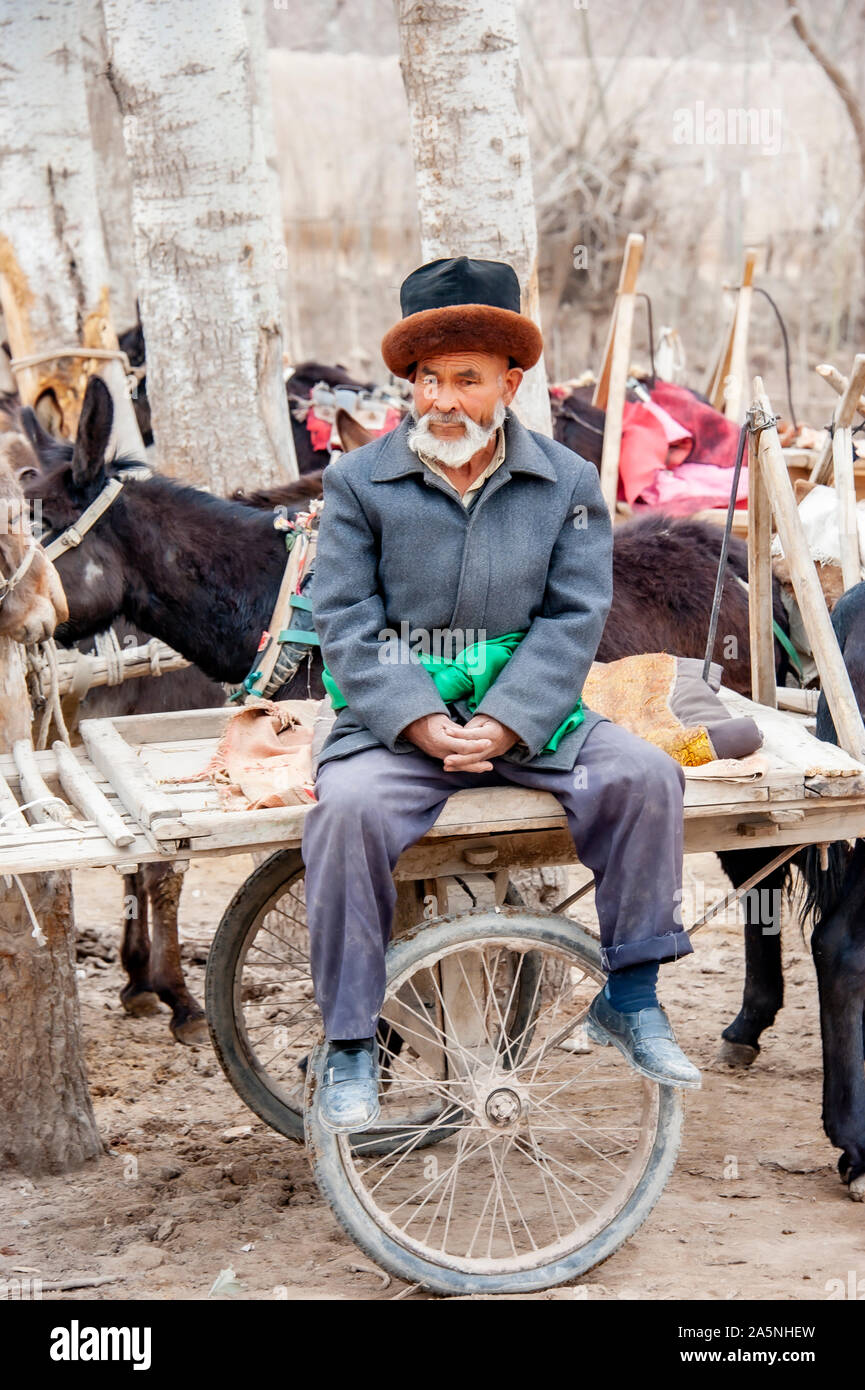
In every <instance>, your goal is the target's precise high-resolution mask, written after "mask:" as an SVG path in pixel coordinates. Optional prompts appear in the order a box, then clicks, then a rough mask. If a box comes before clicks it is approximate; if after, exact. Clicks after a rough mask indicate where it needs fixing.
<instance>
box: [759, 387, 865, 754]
mask: <svg viewBox="0 0 865 1390" xmlns="http://www.w3.org/2000/svg"><path fill="white" fill-rule="evenodd" d="M754 396H755V399H756V403H757V405H758V407H759V408H760V409H761V410H762V411H763V412H764V413H765V415H766V417H768V418H771V415H772V409H771V406H770V404H769V399H768V397H767V396H766V394H765V392H764V390H763V382H762V380H761V379H760V377H755V378H754ZM757 450H758V453H759V467H760V472H761V475H762V477H763V480H764V482H765V485H766V490H767V491H768V493H769V498H770V501H771V503H772V511H773V513H774V516H775V522H776V525H777V527H778V533H779V535H780V537H781V544H782V546H783V548H784V555H785V556H786V559H787V562H788V564H789V566H790V575H791V579H792V581H793V590H794V593H795V595H796V602H797V603H798V605H799V611H800V613H801V615H802V621H803V623H804V625H805V630H806V632H807V634H808V640H809V643H810V646H811V651H812V652H813V654H814V660H815V662H816V664H817V669H818V671H819V672H820V683H821V685H822V687H823V691H824V693H825V695H826V699H827V700H828V702H829V708H830V710H831V711H832V717H833V719H834V721H835V728H836V729H837V731H838V739H839V742H840V744H841V746H842V747H843V748H846V750H847V752H848V753H851V754H853V756H854V757H856V758H857V759H859V760H860V761H861V760H863V759H865V728H863V725H862V716H861V715H860V713H859V707H858V705H857V703H856V697H855V696H854V694H853V687H852V686H851V684H850V677H849V675H848V674H847V668H846V667H845V665H844V661H843V659H842V656H841V652H840V651H839V648H838V642H837V640H836V638H835V633H834V631H833V628H832V623H831V620H830V618H829V614H828V612H827V610H826V601H825V599H824V597H823V591H822V589H821V587H820V581H819V579H818V578H817V573H816V570H815V568H814V562H813V560H812V559H811V555H810V553H809V550H808V542H807V540H806V539H805V532H804V529H803V526H802V519H801V517H800V516H799V511H798V508H797V506H796V499H795V498H794V496H793V486H792V484H791V482H790V475H789V473H788V472H787V465H786V463H785V462H784V456H783V454H782V452H781V444H780V441H779V439H778V431H777V429H776V428H775V426H774V425H769V426H767V427H766V428H765V429H763V430H762V432H761V434H760V437H759V440H758V443H757Z"/></svg>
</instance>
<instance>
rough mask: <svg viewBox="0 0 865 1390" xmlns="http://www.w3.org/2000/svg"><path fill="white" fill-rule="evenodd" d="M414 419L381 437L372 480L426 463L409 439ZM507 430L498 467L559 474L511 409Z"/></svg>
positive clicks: (421, 468)
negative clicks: (501, 461) (502, 460)
mask: <svg viewBox="0 0 865 1390" xmlns="http://www.w3.org/2000/svg"><path fill="white" fill-rule="evenodd" d="M413 423H414V422H413V420H412V418H411V416H407V417H406V419H405V420H403V421H402V423H401V424H400V425H398V426H397V428H396V429H395V430H391V432H390V433H389V434H386V435H384V436H383V437H382V441H381V442H382V448H381V452H380V454H379V456H378V458H377V459H376V461H375V463H374V464H373V465H372V467H371V469H370V474H369V476H370V479H371V481H372V482H374V483H383V482H389V481H390V480H391V479H392V478H402V477H404V476H405V475H406V474H409V473H422V472H423V471H424V465H423V463H422V462H421V460H420V459H419V458H418V456H417V454H415V453H413V452H412V450H411V449H410V448H409V447H408V444H407V443H406V436H407V435H408V432H409V430H410V429H411V427H412V424H413ZM504 430H505V459H504V463H503V464H502V465H501V468H500V469H499V470H497V471H499V472H501V473H503V474H507V476H510V474H511V473H534V474H535V475H536V476H537V477H539V478H548V479H549V480H550V482H555V481H556V479H557V477H558V474H557V473H556V470H555V467H554V466H553V464H552V463H551V462H550V460H549V459H548V458H547V456H546V454H545V453H544V451H543V450H542V449H541V447H540V445H539V444H536V443H535V440H534V439H533V438H532V436H531V434H530V432H529V431H528V430H527V429H526V427H525V425H522V424H521V423H520V421H519V420H518V419H517V417H516V415H514V414H513V412H512V411H511V410H508V411H506V413H505V425H504Z"/></svg>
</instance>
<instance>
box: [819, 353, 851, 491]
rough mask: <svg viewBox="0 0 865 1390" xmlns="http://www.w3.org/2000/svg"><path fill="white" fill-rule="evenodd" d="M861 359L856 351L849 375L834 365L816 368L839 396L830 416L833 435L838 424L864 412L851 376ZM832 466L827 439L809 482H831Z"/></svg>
mask: <svg viewBox="0 0 865 1390" xmlns="http://www.w3.org/2000/svg"><path fill="white" fill-rule="evenodd" d="M861 361H862V354H861V353H858V354H857V355H856V357H854V359H853V374H852V375H851V376H850V377H845V376H842V375H841V373H840V372H839V371H836V370H835V368H834V367H827V366H820V367H818V368H817V371H818V373H819V374H820V376H822V377H823V379H824V380H825V381H827V382H828V383H829V385H830V386H831V387H832V389H833V391H837V392H838V395H839V396H840V397H841V399H840V401H839V402H838V404H837V405H836V406H835V413H834V415H833V417H832V423H833V435H834V433H836V432H837V430H838V428H839V426H840V427H841V428H842V429H846V428H847V427H848V426H850V425H852V424H853V416H854V415H856V414H857V412H858V414H860V415H863V414H865V401H863V400H862V392H861V388H860V390H859V391H856V390H855V389H854V385H853V384H851V383H852V379H853V376H855V375H856V374H857V366H858V364H859V363H860V362H861ZM833 467H834V449H833V442H832V439H831V438H830V439H827V440H826V443H825V444H824V445H823V447H822V449H821V450H820V454H819V456H818V458H817V462H816V463H815V464H814V467H813V468H812V469H811V476H810V478H809V482H812V483H826V484H829V483H831V482H832V475H833Z"/></svg>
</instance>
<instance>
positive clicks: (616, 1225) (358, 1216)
mask: <svg viewBox="0 0 865 1390" xmlns="http://www.w3.org/2000/svg"><path fill="white" fill-rule="evenodd" d="M503 918H504V919H506V920H507V921H508V925H509V933H510V929H511V928H513V931H512V933H510V934H513V935H515V936H522V937H526V938H528V939H529V940H535V941H537V942H538V944H539V945H541V944H547V945H553V946H558V947H560V948H565V949H567V950H569V951H570V952H571V953H572V954H573V955H574V956H575V958H576V959H575V964H577V963H579V964H580V965H582V966H583V967H584V968H585V969H586V971H587V973H589V974H590V975H593V976H594V977H595V978H596V979H597V980H598V983H599V985H600V984H601V983H602V981H603V980H604V978H605V976H604V972H603V970H602V968H601V959H600V945H599V943H598V942H597V941H596V940H595V939H594V938H593V937H592V936H590V935H589V934H588V932H586V931H584V930H583V929H582V928H581V927H580V926H579V924H578V923H576V922H574V921H572V920H571V919H570V918H567V917H557V916H554V915H552V914H549V915H542V914H534V913H530V912H526V911H523V910H521V909H519V908H508V907H504V908H501V909H500V910H499V911H498V912H492V911H490V910H489V909H481V910H479V911H476V912H467V913H463V914H461V915H460V916H458V917H452V918H447V917H445V918H439V919H438V920H436V921H434V922H431V923H421V924H419V925H418V926H417V927H415V928H412V930H411V931H410V932H408V933H406V935H405V936H402V937H400V938H399V940H398V941H397V942H395V943H394V944H393V945H392V946H391V948H390V950H389V951H388V979H389V980H390V979H393V978H395V977H397V976H398V975H401V974H402V972H403V970H405V969H406V968H407V967H410V966H412V965H415V966H417V965H418V964H420V962H421V961H422V960H423V959H424V958H425V957H428V956H429V955H430V954H431V953H435V952H437V951H438V950H441V949H443V948H444V947H446V946H456V945H462V944H465V945H468V944H470V943H472V942H474V941H483V940H484V938H485V937H488V936H489V935H495V934H496V933H497V932H501V928H502V925H503ZM323 1063H324V1049H323V1047H322V1046H321V1045H318V1046H316V1048H315V1049H314V1051H313V1053H312V1055H311V1056H310V1060H309V1067H308V1070H307V1085H306V1110H305V1128H306V1143H307V1149H308V1151H309V1156H310V1160H311V1162H312V1165H313V1171H314V1173H315V1179H316V1182H317V1184H318V1187H319V1190H320V1191H321V1193H322V1196H324V1198H325V1199H326V1200H327V1202H328V1203H329V1204H330V1206H331V1208H332V1209H333V1212H334V1214H335V1216H336V1218H337V1220H338V1221H339V1223H340V1225H341V1226H342V1227H343V1229H344V1230H345V1231H346V1232H347V1234H348V1235H349V1236H350V1237H351V1239H352V1240H353V1241H354V1242H355V1243H356V1244H357V1245H358V1246H359V1247H360V1248H361V1250H363V1251H364V1252H365V1253H366V1254H367V1255H369V1257H370V1258H371V1259H372V1260H374V1261H375V1263H376V1264H378V1265H380V1266H381V1268H382V1269H385V1270H387V1271H388V1272H389V1273H390V1274H392V1275H394V1276H395V1277H396V1278H398V1279H403V1280H405V1281H406V1282H407V1283H409V1284H418V1285H421V1286H423V1287H424V1288H426V1289H429V1290H431V1291H432V1292H434V1293H441V1294H451V1295H456V1294H472V1293H478V1294H483V1293H511V1294H514V1293H533V1292H536V1291H538V1290H540V1289H548V1288H552V1287H554V1286H555V1285H557V1284H565V1283H568V1282H569V1281H570V1280H573V1279H576V1278H578V1277H579V1276H580V1275H581V1274H585V1273H586V1272H587V1271H588V1270H590V1269H594V1268H595V1267H596V1266H597V1265H599V1264H601V1263H602V1262H603V1261H604V1260H606V1259H609V1257H610V1256H611V1255H612V1254H614V1252H615V1251H616V1250H618V1248H619V1246H620V1245H622V1244H623V1243H624V1242H625V1241H626V1240H627V1239H628V1238H629V1237H630V1236H632V1235H633V1234H634V1232H635V1231H637V1230H638V1229H639V1228H640V1226H642V1224H643V1222H644V1221H645V1220H646V1218H647V1217H648V1216H649V1214H650V1212H651V1211H652V1209H653V1207H654V1206H655V1203H656V1202H657V1201H658V1198H659V1197H660V1196H661V1193H662V1192H663V1190H664V1187H665V1186H666V1183H667V1180H668V1179H669V1177H670V1174H671V1173H672V1171H673V1168H674V1166H675V1162H676V1156H677V1154H678V1151H679V1144H680V1142H681V1135H682V1098H681V1092H680V1091H678V1090H676V1089H675V1088H674V1087H672V1086H659V1087H658V1092H659V1097H658V1122H657V1129H656V1133H655V1140H654V1144H653V1146H652V1150H651V1153H650V1155H649V1159H648V1162H647V1164H646V1168H645V1170H644V1172H643V1174H642V1177H641V1178H640V1179H639V1182H638V1184H637V1186H636V1188H635V1189H634V1192H633V1193H632V1195H631V1197H630V1198H629V1199H628V1201H627V1203H626V1204H625V1206H624V1207H623V1208H622V1210H621V1211H620V1212H619V1213H618V1215H616V1216H615V1217H614V1218H613V1220H612V1221H611V1222H610V1223H609V1225H607V1226H606V1227H604V1229H603V1230H601V1231H599V1232H598V1233H597V1235H595V1236H594V1237H593V1238H592V1239H591V1240H590V1241H589V1242H588V1244H586V1245H585V1246H583V1247H581V1248H580V1249H579V1250H576V1251H573V1252H572V1253H571V1254H570V1255H568V1256H567V1257H565V1258H564V1259H561V1260H557V1261H554V1262H552V1263H550V1264H548V1265H541V1266H539V1267H538V1268H536V1269H533V1270H525V1271H517V1272H513V1271H512V1272H510V1273H506V1274H480V1273H477V1274H476V1273H467V1272H465V1271H460V1270H452V1269H448V1268H447V1267H446V1266H444V1265H441V1264H436V1263H433V1262H432V1261H430V1260H426V1259H424V1258H423V1257H422V1256H419V1255H417V1254H416V1253H415V1252H414V1251H411V1250H407V1249H406V1248H405V1247H404V1246H403V1245H401V1244H399V1243H398V1242H397V1241H396V1240H394V1239H393V1238H392V1237H391V1236H390V1235H389V1234H387V1233H386V1232H385V1231H383V1230H382V1229H381V1227H379V1226H378V1225H377V1224H376V1222H375V1221H374V1219H373V1218H372V1216H371V1215H370V1214H369V1213H368V1212H367V1211H366V1210H365V1209H364V1208H363V1206H362V1205H361V1203H360V1202H359V1200H358V1198H357V1196H356V1194H355V1192H354V1189H353V1188H352V1186H351V1184H350V1182H349V1181H348V1178H347V1177H346V1174H345V1170H344V1168H343V1164H342V1161H341V1157H340V1147H339V1136H338V1135H334V1134H330V1133H328V1131H327V1130H325V1129H324V1128H323V1127H322V1125H321V1123H320V1121H319V1120H318V1115H317V1108H316V1104H315V1096H316V1094H317V1087H318V1083H319V1082H320V1079H321V1073H322V1067H323Z"/></svg>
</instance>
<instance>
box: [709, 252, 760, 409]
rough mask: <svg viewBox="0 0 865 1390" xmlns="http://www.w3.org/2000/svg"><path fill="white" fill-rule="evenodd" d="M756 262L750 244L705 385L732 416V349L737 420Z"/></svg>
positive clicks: (711, 398) (717, 406)
mask: <svg viewBox="0 0 865 1390" xmlns="http://www.w3.org/2000/svg"><path fill="white" fill-rule="evenodd" d="M756 263H757V253H756V251H755V250H754V249H753V248H751V247H749V248H747V249H746V251H745V258H744V261H743V264H742V277H741V281H740V285H739V288H738V290H737V291H736V298H735V301H734V303H733V311H732V314H731V315H730V318H729V321H728V323H727V327H726V330H725V331H724V333H723V335H722V338H721V346H720V348H719V351H718V354H717V357H716V359H715V366H714V369H713V371H712V374H711V376H710V378H709V381H708V384H707V386H706V395H707V396H708V398H709V401H710V402H711V404H712V405H713V406H714V408H715V409H716V410H721V411H723V412H724V414H725V415H726V416H727V417H728V418H733V417H732V415H731V412H730V410H728V408H727V405H728V399H729V392H730V387H731V381H732V380H733V376H734V351H735V353H736V355H737V365H736V368H735V372H736V375H737V377H738V379H739V381H740V389H739V400H738V406H737V414H736V417H735V418H736V420H737V422H738V421H739V414H738V412H740V411H741V405H742V385H743V384H744V379H745V348H746V347H747V340H748V324H749V320H750V314H751V297H752V294H753V289H752V286H753V282H754V268H755V266H756ZM737 331H738V340H737Z"/></svg>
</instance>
